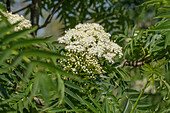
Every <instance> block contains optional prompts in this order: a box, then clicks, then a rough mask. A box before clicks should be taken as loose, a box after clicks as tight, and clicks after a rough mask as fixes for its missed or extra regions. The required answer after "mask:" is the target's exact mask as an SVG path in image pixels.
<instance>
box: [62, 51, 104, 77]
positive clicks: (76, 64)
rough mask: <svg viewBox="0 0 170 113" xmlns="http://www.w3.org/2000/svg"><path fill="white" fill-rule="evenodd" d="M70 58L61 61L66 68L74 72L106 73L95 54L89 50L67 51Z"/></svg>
mask: <svg viewBox="0 0 170 113" xmlns="http://www.w3.org/2000/svg"><path fill="white" fill-rule="evenodd" d="M66 56H69V57H70V59H67V60H66V59H64V60H61V61H60V63H61V64H62V65H63V66H64V69H65V70H71V71H72V72H73V73H74V74H80V73H81V74H83V73H84V74H86V75H87V74H89V75H91V74H92V75H94V74H101V73H106V72H105V71H104V70H103V69H102V67H101V66H100V64H99V62H98V59H97V58H96V57H95V56H91V55H88V54H87V52H85V53H83V54H80V53H78V52H75V53H74V52H71V53H67V54H66Z"/></svg>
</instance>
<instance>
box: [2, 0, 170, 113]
mask: <svg viewBox="0 0 170 113" xmlns="http://www.w3.org/2000/svg"><path fill="white" fill-rule="evenodd" d="M39 1H40V3H41V5H40V6H41V7H40V14H39V15H40V16H43V11H44V10H46V11H47V12H51V11H52V13H51V14H54V15H55V18H56V19H59V20H60V21H61V22H62V23H63V29H64V30H67V29H69V28H72V27H74V26H75V25H77V24H78V23H86V22H96V23H99V24H101V25H102V26H103V27H104V28H105V30H106V31H107V32H109V33H110V34H112V37H111V40H114V41H115V42H116V43H118V44H119V45H121V46H122V47H123V54H124V57H123V58H122V59H118V60H117V61H116V63H115V64H109V63H108V62H105V63H104V64H103V68H104V69H105V70H106V71H107V73H106V74H104V75H96V78H95V79H89V78H86V79H81V78H79V76H76V75H73V74H71V73H67V72H65V71H64V70H63V68H62V66H61V64H59V63H58V62H57V61H58V60H59V59H60V58H65V57H64V56H63V54H64V53H65V52H66V51H65V49H64V45H62V44H59V43H58V42H57V41H54V39H52V37H47V38H38V37H33V36H32V35H31V34H30V33H32V32H34V31H35V30H36V29H39V26H40V25H39V26H37V27H33V28H32V29H25V30H22V31H18V32H15V31H14V30H13V28H14V27H15V26H16V25H17V24H18V23H16V24H13V25H11V24H10V23H9V22H8V21H7V18H5V17H4V16H3V14H1V13H0V15H1V20H0V111H1V112H21V113H27V112H31V113H34V112H77V113H81V112H85V113H91V112H95V113H105V112H106V113H122V112H123V113H130V112H131V113H145V112H146V113H168V112H169V111H170V109H169V106H170V99H169V97H170V93H169V91H170V86H169V84H170V77H169V75H170V61H169V59H170V55H169V53H170V38H169V34H170V32H169V30H170V27H169V23H170V20H169V17H170V16H169V15H170V12H169V10H170V2H169V0H150V1H146V0H129V1H127V0H81V1H80V0H60V1H59V0H39ZM25 2H26V3H28V4H31V3H32V2H31V0H25ZM0 3H1V4H3V5H4V6H5V5H6V1H5V0H4V1H1V2H0ZM13 3H15V0H14V2H13ZM59 3H60V4H59ZM58 4H59V5H58ZM0 6H1V8H2V7H3V6H2V5H0ZM56 6H57V7H56ZM55 7H56V8H55ZM3 9H4V10H5V8H3ZM53 9H54V10H53ZM30 13H31V12H30V7H28V8H27V9H26V11H25V15H27V14H30ZM54 15H53V16H54ZM150 15H151V16H150ZM53 16H51V17H50V19H52V18H53ZM152 16H154V18H153V17H152ZM44 18H45V17H44ZM30 20H31V19H30ZM146 21H148V23H149V24H148V25H147V24H146V23H147V22H146ZM49 22H51V21H49ZM51 35H52V34H51ZM143 79H146V81H145V83H144V82H143ZM137 80H140V81H141V82H142V84H143V86H142V87H140V86H139V87H138V88H137V89H134V87H133V86H137V84H138V83H137ZM135 81H136V82H135ZM140 81H138V82H140ZM149 87H152V88H151V89H152V90H155V92H152V91H148V92H147V91H146V89H147V88H149Z"/></svg>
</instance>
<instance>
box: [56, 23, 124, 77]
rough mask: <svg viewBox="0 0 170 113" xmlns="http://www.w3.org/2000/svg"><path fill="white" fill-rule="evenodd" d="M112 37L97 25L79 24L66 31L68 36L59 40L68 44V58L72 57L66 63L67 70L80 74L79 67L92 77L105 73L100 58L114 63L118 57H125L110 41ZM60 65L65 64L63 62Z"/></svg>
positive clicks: (118, 47) (120, 49)
mask: <svg viewBox="0 0 170 113" xmlns="http://www.w3.org/2000/svg"><path fill="white" fill-rule="evenodd" d="M110 36H111V35H110V34H109V33H106V32H105V31H104V28H103V27H102V26H100V25H99V24H96V23H87V24H78V25H77V26H76V27H75V29H69V30H68V31H66V34H65V35H64V36H63V37H60V38H59V39H58V41H59V42H60V43H65V44H66V47H65V49H66V50H68V52H69V53H68V54H67V56H70V57H71V58H70V59H69V60H65V61H64V63H66V65H64V67H65V69H66V70H69V69H71V70H72V71H73V72H74V73H77V72H78V73H79V70H77V69H78V68H77V67H80V69H81V70H82V71H83V72H87V73H91V74H92V75H93V74H102V73H105V71H104V70H103V69H102V67H101V65H100V63H99V59H98V58H105V59H106V60H108V61H109V62H110V63H114V58H115V57H116V56H119V58H120V57H122V55H123V54H122V48H121V47H120V46H119V45H117V44H116V43H114V42H113V41H110ZM76 55H77V56H76ZM73 58H74V59H73ZM60 63H62V64H64V63H63V62H62V61H60Z"/></svg>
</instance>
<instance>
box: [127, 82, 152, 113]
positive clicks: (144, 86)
mask: <svg viewBox="0 0 170 113" xmlns="http://www.w3.org/2000/svg"><path fill="white" fill-rule="evenodd" d="M149 82H150V81H147V82H146V84H145V86H144V88H143V89H142V91H141V92H140V95H139V96H138V99H137V100H136V102H135V105H134V106H133V109H132V110H131V112H130V113H133V111H134V110H135V108H136V106H137V104H138V102H139V100H140V98H141V96H142V94H143V92H144V91H145V89H146V87H147V85H148V83H149Z"/></svg>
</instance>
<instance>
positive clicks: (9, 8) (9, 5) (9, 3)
mask: <svg viewBox="0 0 170 113" xmlns="http://www.w3.org/2000/svg"><path fill="white" fill-rule="evenodd" d="M6 8H7V10H8V11H9V12H10V11H11V2H10V0H7V1H6Z"/></svg>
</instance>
